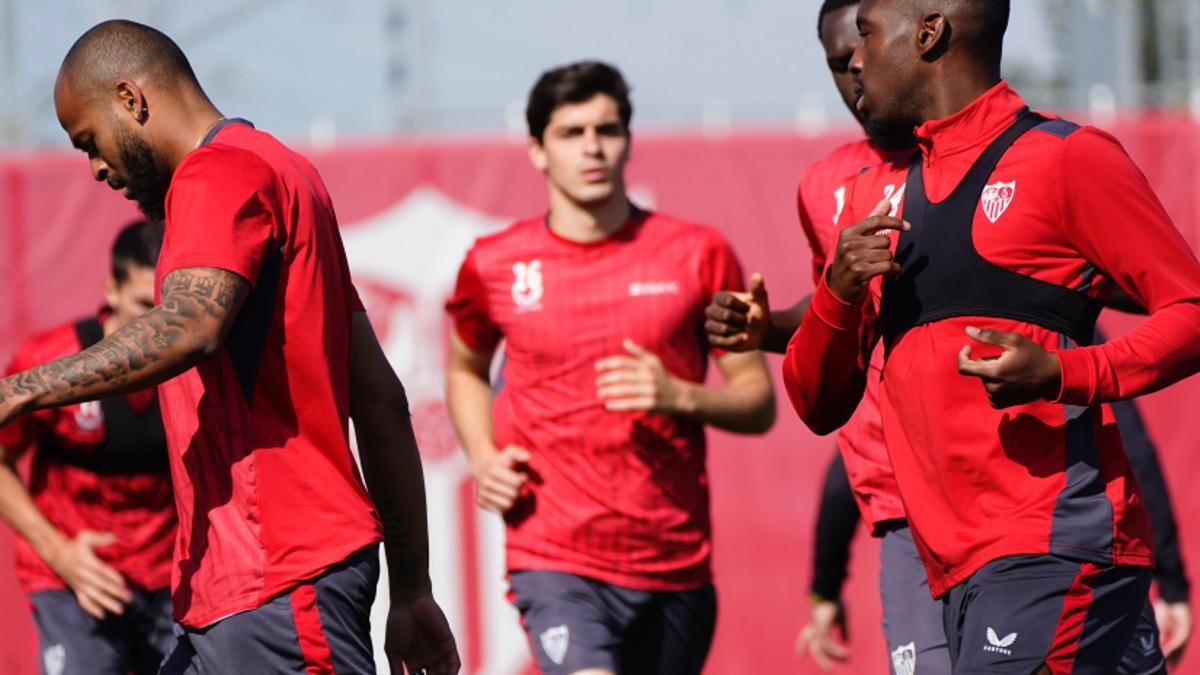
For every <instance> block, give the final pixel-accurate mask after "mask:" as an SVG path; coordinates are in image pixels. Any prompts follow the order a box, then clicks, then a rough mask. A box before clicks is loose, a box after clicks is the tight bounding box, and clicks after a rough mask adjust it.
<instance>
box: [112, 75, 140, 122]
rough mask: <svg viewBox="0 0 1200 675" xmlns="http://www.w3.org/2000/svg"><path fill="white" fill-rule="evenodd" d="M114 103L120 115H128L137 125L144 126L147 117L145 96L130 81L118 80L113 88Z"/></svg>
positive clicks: (134, 83)
mask: <svg viewBox="0 0 1200 675" xmlns="http://www.w3.org/2000/svg"><path fill="white" fill-rule="evenodd" d="M114 93H115V95H116V103H117V106H118V108H119V109H120V111H121V113H122V114H125V115H128V116H129V117H131V118H132V119H133V121H134V122H136V123H138V124H144V123H145V122H146V119H147V117H148V116H149V108H147V107H146V95H145V93H144V92H143V91H142V88H141V87H139V86H138V84H137V83H136V82H134V81H132V80H119V81H118V82H117V84H116V87H114Z"/></svg>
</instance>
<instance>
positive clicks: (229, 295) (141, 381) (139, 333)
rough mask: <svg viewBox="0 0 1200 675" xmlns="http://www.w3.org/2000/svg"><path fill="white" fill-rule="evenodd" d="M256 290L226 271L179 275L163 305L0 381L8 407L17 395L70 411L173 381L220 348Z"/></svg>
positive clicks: (169, 281) (172, 277)
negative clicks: (61, 355) (78, 347)
mask: <svg viewBox="0 0 1200 675" xmlns="http://www.w3.org/2000/svg"><path fill="white" fill-rule="evenodd" d="M249 290H250V284H248V283H247V282H246V281H245V280H244V279H242V278H241V277H240V276H238V275H236V274H234V273H232V272H227V271H225V270H221V269H215V268H207V267H190V268H186V269H182V270H178V271H176V272H172V273H171V274H169V275H167V278H166V279H164V280H163V285H162V303H161V304H160V305H158V306H157V307H154V308H153V309H151V310H150V311H148V312H146V314H144V315H143V316H141V317H139V318H137V319H134V320H133V321H130V322H129V323H128V324H126V325H125V326H124V327H122V328H121V329H120V330H117V331H116V332H114V333H113V334H112V335H109V336H108V337H106V338H104V339H103V340H101V341H100V342H97V343H96V344H94V345H92V346H91V347H89V348H87V349H85V350H84V351H82V352H80V353H78V354H75V355H73V356H68V357H65V358H62V359H58V360H57V361H52V362H50V363H47V364H46V365H44V366H39V367H37V368H33V369H30V370H27V371H25V372H23V373H17V374H16V375H13V376H11V377H7V378H4V379H3V380H0V401H2V400H3V399H4V398H6V397H8V396H10V395H13V394H17V395H21V396H23V397H27V398H28V399H30V400H32V401H33V402H34V407H35V408H42V407H50V406H54V405H67V404H70V403H77V402H79V401H86V400H90V399H95V398H102V397H106V396H113V395H117V394H122V393H125V392H127V391H134V390H137V389H143V388H146V387H150V386H153V385H155V384H158V383H159V382H162V381H165V380H168V379H170V378H172V377H174V376H176V375H178V374H179V373H181V372H183V371H184V370H187V369H188V368H190V367H192V366H193V365H195V364H196V363H197V362H198V361H199V360H200V359H201V358H202V356H201V354H203V353H204V352H205V351H206V350H209V349H210V348H211V347H213V346H215V345H216V344H219V341H220V340H221V339H222V337H223V336H224V335H225V333H226V331H227V329H228V327H229V326H231V325H233V321H234V319H235V318H236V316H237V312H238V310H239V309H240V308H241V303H242V302H243V301H244V300H245V298H246V295H247V294H248V293H249Z"/></svg>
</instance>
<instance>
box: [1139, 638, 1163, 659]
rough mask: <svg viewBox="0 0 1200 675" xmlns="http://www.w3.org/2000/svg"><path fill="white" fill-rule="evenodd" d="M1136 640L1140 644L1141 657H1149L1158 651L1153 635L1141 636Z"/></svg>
mask: <svg viewBox="0 0 1200 675" xmlns="http://www.w3.org/2000/svg"><path fill="white" fill-rule="evenodd" d="M1138 640H1140V641H1141V643H1142V655H1144V656H1151V655H1153V654H1154V652H1155V650H1156V649H1158V642H1157V641H1156V640H1155V639H1154V636H1153V635H1143V636H1141V637H1140V638H1138Z"/></svg>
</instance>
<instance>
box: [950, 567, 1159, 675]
mask: <svg viewBox="0 0 1200 675" xmlns="http://www.w3.org/2000/svg"><path fill="white" fill-rule="evenodd" d="M1150 577H1151V572H1150V570H1149V569H1148V568H1144V567H1127V566H1112V565H1098V564H1095V563H1088V562H1078V561H1074V560H1068V559H1066V558H1061V557H1058V556H1054V555H1022V556H1012V557H1006V558H1000V559H998V560H994V561H992V562H990V563H988V564H987V565H984V566H983V567H982V568H980V569H979V571H977V572H976V573H975V574H973V575H971V577H970V578H969V579H967V581H965V582H963V583H961V584H959V585H957V586H955V587H954V588H952V589H950V591H949V592H948V593H947V594H946V596H945V597H944V617H945V626H946V637H947V641H948V643H949V648H950V660H951V662H952V663H953V665H954V673H955V675H975V674H980V675H982V674H984V673H989V674H998V675H1002V674H1006V673H1012V674H1013V675H1030V674H1031V673H1036V672H1037V671H1038V670H1039V669H1040V668H1041V667H1042V665H1043V664H1045V665H1047V666H1049V668H1050V671H1051V673H1053V674H1054V675H1068V674H1070V675H1112V673H1119V672H1124V671H1123V670H1122V668H1121V664H1122V662H1123V661H1124V660H1126V656H1127V653H1128V651H1129V650H1130V649H1136V648H1138V647H1143V646H1144V647H1145V651H1146V652H1151V653H1149V654H1146V655H1144V657H1143V658H1141V659H1139V662H1140V663H1142V664H1146V663H1148V662H1151V661H1153V660H1154V659H1155V658H1156V656H1157V662H1158V663H1161V652H1159V653H1158V654H1157V655H1155V654H1154V653H1152V652H1154V651H1155V650H1157V649H1158V635H1157V630H1156V629H1154V628H1153V617H1152V616H1151V617H1150V621H1149V625H1147V624H1146V610H1147V605H1148V603H1147V596H1148V592H1149V590H1150ZM1139 626H1140V628H1139ZM1147 630H1150V631H1151V632H1150V634H1149V636H1147V635H1146V634H1143V635H1141V636H1140V637H1141V638H1142V640H1144V639H1146V638H1147V637H1149V639H1150V643H1152V644H1145V645H1143V644H1141V641H1142V640H1135V634H1137V633H1139V631H1142V632H1143V633H1144V632H1145V631H1147ZM1148 672H1156V671H1154V670H1150V671H1148ZM1158 672H1162V671H1158Z"/></svg>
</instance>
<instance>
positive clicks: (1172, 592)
mask: <svg viewBox="0 0 1200 675" xmlns="http://www.w3.org/2000/svg"><path fill="white" fill-rule="evenodd" d="M1157 581H1158V597H1160V598H1162V599H1163V600H1166V601H1167V602H1169V603H1171V604H1176V603H1180V602H1188V601H1189V597H1190V595H1191V593H1190V591H1191V588H1190V587H1189V584H1188V582H1187V579H1182V578H1176V577H1174V576H1160V577H1158V579H1157Z"/></svg>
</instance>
